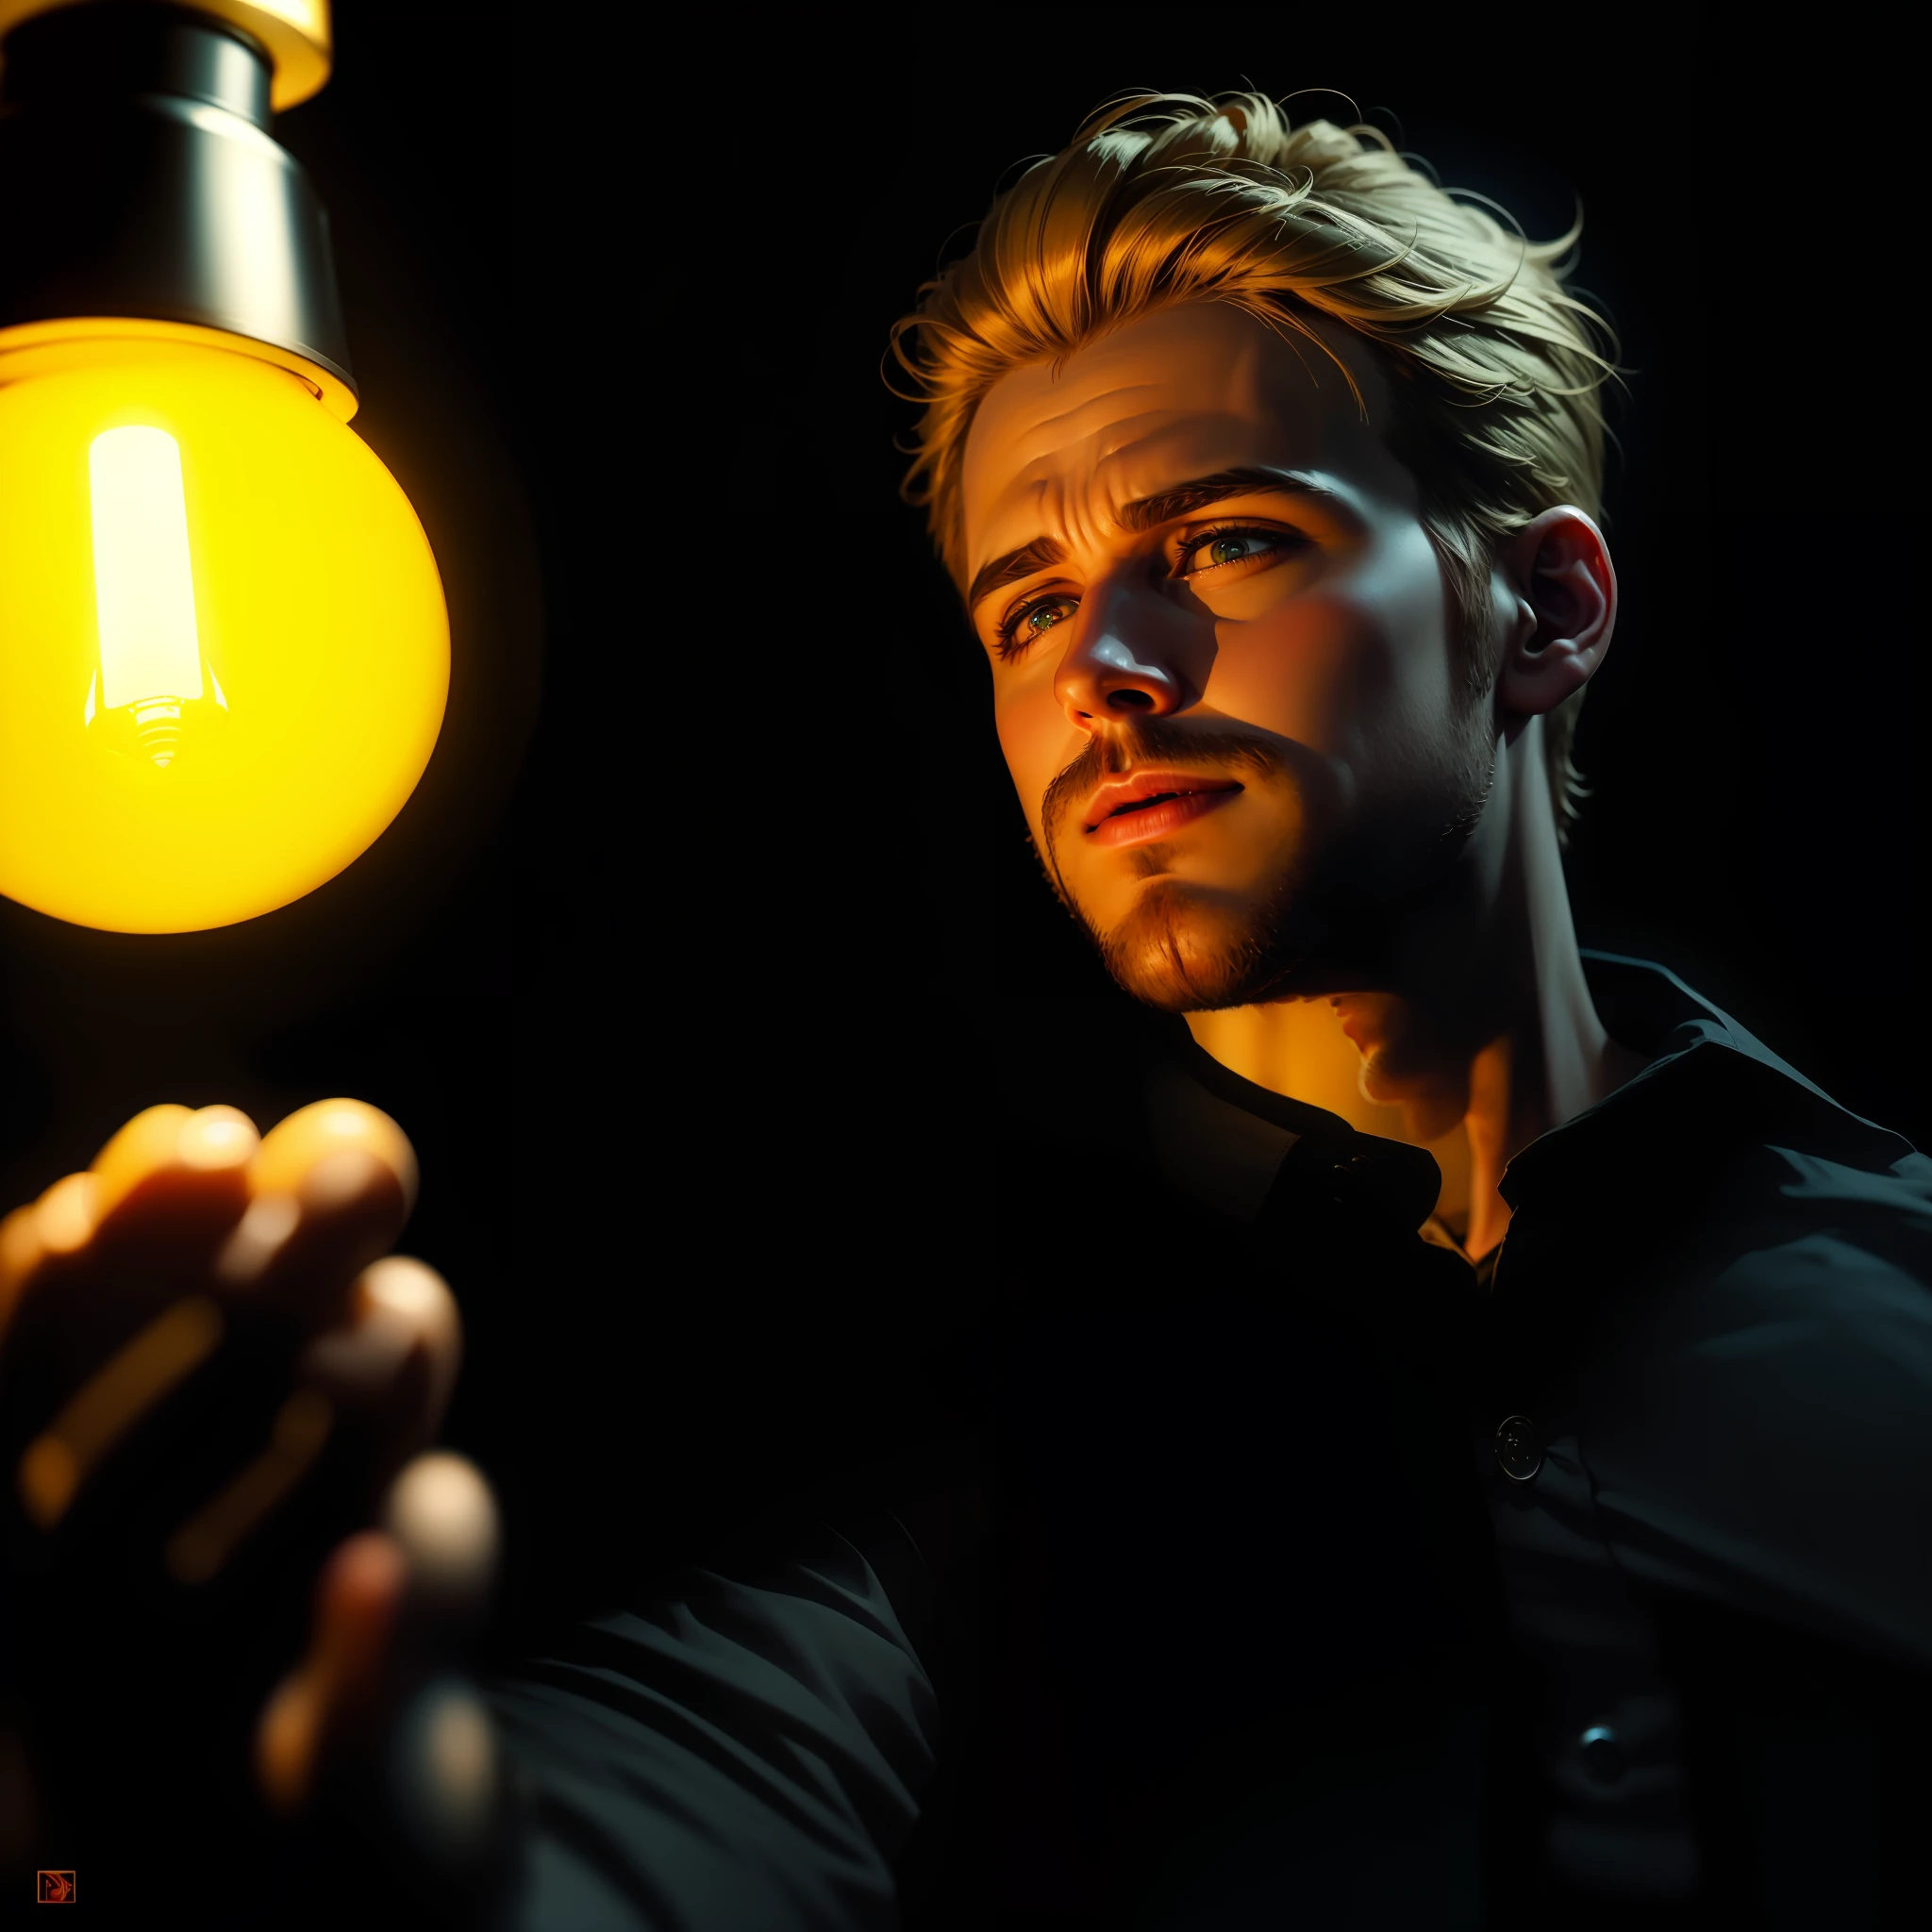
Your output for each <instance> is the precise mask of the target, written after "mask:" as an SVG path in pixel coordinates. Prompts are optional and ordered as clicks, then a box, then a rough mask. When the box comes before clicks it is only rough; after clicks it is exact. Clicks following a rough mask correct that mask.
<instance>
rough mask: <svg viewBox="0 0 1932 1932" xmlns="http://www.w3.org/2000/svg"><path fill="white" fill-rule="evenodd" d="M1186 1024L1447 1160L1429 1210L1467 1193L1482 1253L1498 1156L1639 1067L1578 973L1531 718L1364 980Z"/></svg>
mask: <svg viewBox="0 0 1932 1932" xmlns="http://www.w3.org/2000/svg"><path fill="white" fill-rule="evenodd" d="M1344 1021H1346V1023H1347V1024H1348V1025H1349V1027H1350V1029H1351V1031H1352V1032H1354V1034H1355V1036H1356V1041H1358V1042H1359V1046H1358V1047H1357V1044H1355V1043H1353V1042H1352V1041H1350V1040H1349V1039H1348V1038H1347V1037H1346V1036H1344V1035H1343V1033H1342V1031H1341V1027H1342V1024H1343V1023H1344ZM1188 1024H1189V1026H1190V1028H1191V1030H1192V1032H1193V1035H1194V1038H1195V1040H1196V1041H1199V1042H1200V1044H1201V1045H1202V1046H1203V1047H1205V1048H1206V1049H1207V1051H1208V1052H1209V1053H1210V1054H1212V1055H1213V1056H1214V1057H1215V1058H1216V1059H1218V1060H1220V1061H1221V1062H1222V1064H1223V1065H1224V1066H1226V1067H1229V1068H1230V1069H1232V1070H1233V1071H1234V1072H1236V1073H1238V1074H1242V1075H1243V1076H1244V1077H1245V1078H1248V1079H1250V1080H1254V1081H1256V1082H1257V1084H1258V1085H1261V1086H1264V1087H1268V1088H1271V1089H1273V1090H1274V1091H1276V1092H1280V1093H1286V1094H1289V1095H1290V1096H1291V1097H1292V1098H1294V1099H1297V1100H1306V1101H1308V1102H1310V1103H1311V1104H1313V1105H1315V1106H1319V1107H1324V1108H1328V1109H1329V1110H1330V1111H1331V1112H1335V1113H1339V1114H1341V1116H1342V1117H1343V1118H1344V1119H1345V1120H1347V1121H1349V1122H1350V1124H1353V1125H1355V1126H1357V1127H1358V1128H1360V1129H1362V1130H1363V1131H1364V1132H1367V1133H1374V1134H1380V1135H1383V1136H1385V1137H1387V1138H1389V1139H1391V1140H1401V1141H1410V1142H1412V1143H1413V1144H1416V1145H1419V1146H1425V1147H1427V1148H1428V1149H1429V1151H1430V1152H1431V1153H1433V1154H1435V1156H1436V1158H1437V1159H1438V1161H1439V1163H1440V1164H1441V1167H1442V1169H1443V1178H1444V1184H1443V1191H1442V1197H1441V1201H1440V1202H1439V1203H1438V1209H1437V1211H1438V1212H1439V1213H1440V1214H1441V1216H1442V1217H1443V1218H1444V1219H1445V1220H1451V1221H1454V1220H1457V1219H1458V1218H1459V1217H1460V1215H1461V1213H1462V1212H1463V1210H1464V1208H1465V1205H1466V1209H1467V1214H1468V1222H1469V1224H1468V1229H1467V1232H1466V1234H1465V1235H1464V1237H1463V1247H1464V1250H1465V1252H1466V1253H1468V1254H1469V1255H1470V1256H1471V1257H1480V1256H1482V1255H1484V1254H1486V1253H1488V1251H1489V1250H1490V1249H1491V1248H1492V1247H1494V1246H1495V1245H1496V1243H1497V1242H1498V1241H1501V1240H1502V1239H1503V1236H1504V1234H1505V1232H1506V1231H1507V1227H1508V1224H1509V1214H1510V1209H1509V1205H1508V1203H1507V1201H1505V1200H1504V1198H1503V1196H1502V1194H1501V1192H1500V1191H1498V1190H1499V1184H1500V1183H1501V1181H1502V1178H1503V1173H1504V1170H1505V1169H1506V1168H1507V1166H1508V1164H1509V1162H1510V1161H1511V1160H1512V1159H1513V1158H1515V1157H1516V1155H1517V1154H1519V1153H1520V1152H1521V1151H1522V1150H1523V1149H1524V1147H1526V1146H1528V1144H1529V1143H1530V1142H1531V1141H1534V1140H1536V1139H1537V1138H1538V1137H1539V1136H1540V1135H1541V1134H1544V1133H1547V1132H1548V1131H1549V1130H1550V1129H1551V1128H1553V1127H1557V1126H1560V1125H1561V1124H1563V1123H1564V1122H1565V1121H1567V1120H1570V1119H1572V1118H1573V1117H1574V1116H1575V1115H1576V1114H1579V1113H1581V1112H1583V1111H1584V1109H1585V1108H1590V1107H1591V1106H1594V1105H1595V1103H1596V1102H1597V1101H1599V1100H1601V1099H1603V1098H1604V1097H1605V1095H1607V1093H1609V1092H1611V1091H1614V1090H1615V1089H1616V1088H1617V1087H1619V1086H1621V1085H1622V1084H1623V1083H1624V1081H1625V1080H1626V1079H1628V1078H1629V1077H1630V1076H1631V1075H1632V1074H1635V1073H1636V1072H1637V1071H1638V1069H1639V1068H1640V1067H1641V1065H1642V1058H1641V1056H1640V1055H1636V1054H1632V1053H1630V1052H1628V1051H1626V1050H1625V1049H1624V1048H1623V1047H1621V1046H1619V1045H1617V1043H1616V1042H1615V1041H1612V1040H1611V1039H1610V1038H1609V1036H1608V1035H1607V1033H1606V1032H1605V1030H1604V1026H1603V1023H1602V1022H1601V1021H1600V1020H1599V1019H1598V1017H1597V1013H1596V1008H1595V1007H1594V1005H1593V1004H1592V1003H1591V996H1590V989H1589V987H1588V985H1587V983H1586V981H1585V979H1584V976H1583V961H1582V958H1581V957H1580V955H1579V953H1578V951H1577V945H1576V930H1575V926H1574V923H1573V922H1572V919H1571V916H1570V900H1569V894H1568V891H1567V890H1566V889H1565V885H1564V881H1563V871H1562V862H1561V859H1560V858H1559V856H1558V847H1557V827H1556V820H1555V813H1554V808H1553V806H1552V803H1551V800H1550V795H1549V788H1548V785H1547V783H1546V781H1545V779H1544V777H1543V765H1542V734H1541V728H1540V727H1539V726H1536V725H1535V724H1532V725H1531V726H1530V727H1528V728H1524V729H1523V730H1521V731H1520V732H1519V733H1518V734H1517V736H1516V738H1515V741H1514V742H1512V743H1507V744H1506V745H1505V747H1504V748H1503V750H1502V752H1501V754H1500V755H1499V758H1498V764H1497V774H1496V782H1495V785H1494V786H1493V788H1492V790H1491V796H1490V799H1489V802H1488V805H1487V807H1486V808H1485V811H1484V814H1483V821H1482V824H1480V825H1479V826H1478V828H1477V831H1476V833H1475V835H1474V837H1473V838H1472V840H1471V841H1470V843H1469V845H1468V846H1467V847H1466V848H1465V850H1464V852H1463V854H1462V858H1461V860H1460V861H1459V863H1458V865H1457V873H1456V875H1455V877H1454V879H1453V880H1452V881H1451V883H1450V885H1449V887H1448V888H1447V889H1446V890H1445V891H1444V892H1443V894H1442V895H1441V898H1440V900H1439V901H1437V902H1436V903H1435V904H1434V905H1432V907H1431V908H1429V910H1428V911H1427V912H1426V914H1424V915H1423V916H1421V917H1419V918H1417V919H1416V920H1414V921H1413V922H1412V923H1411V924H1410V925H1409V926H1408V927H1407V929H1406V930H1405V931H1404V933H1403V934H1402V936H1401V939H1400V942H1399V944H1398V946H1397V948H1396V951H1395V955H1394V958H1393V961H1392V964H1391V969H1390V970H1389V971H1388V973H1387V974H1382V975H1378V983H1377V986H1376V989H1375V991H1374V992H1373V993H1370V994H1367V995H1365V996H1362V997H1360V998H1357V999H1350V998H1347V997H1344V998H1343V999H1342V1000H1341V1002H1339V1003H1331V1002H1330V1001H1329V1000H1327V999H1323V998H1317V999H1306V1000H1299V1001H1287V1002H1282V1003H1279V1004H1276V1005H1273V1006H1264V1007H1245V1008H1234V1009H1232V1010H1229V1011H1224V1012H1214V1013H1191V1014H1189V1015H1188Z"/></svg>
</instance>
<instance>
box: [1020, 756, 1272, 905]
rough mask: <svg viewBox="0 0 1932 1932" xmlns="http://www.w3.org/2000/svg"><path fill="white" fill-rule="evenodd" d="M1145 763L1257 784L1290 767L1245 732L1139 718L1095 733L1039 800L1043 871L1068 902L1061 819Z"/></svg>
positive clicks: (1069, 901)
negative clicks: (1208, 770)
mask: <svg viewBox="0 0 1932 1932" xmlns="http://www.w3.org/2000/svg"><path fill="white" fill-rule="evenodd" d="M1149 764H1176V765H1179V764H1185V765H1193V766H1200V765H1213V766H1219V767H1220V768H1221V769H1222V770H1224V771H1227V772H1235V773H1241V772H1245V773H1246V774H1248V775H1249V777H1250V778H1253V779H1256V780H1261V779H1266V778H1274V777H1279V776H1281V775H1282V774H1284V773H1286V772H1287V771H1288V768H1289V767H1288V760H1287V759H1286V758H1284V757H1283V756H1282V755H1281V753H1280V752H1279V751H1278V750H1277V749H1276V748H1275V746H1274V744H1272V743H1271V742H1270V741H1268V740H1267V739H1265V738H1262V737H1259V736H1257V735H1256V734H1254V733H1251V732H1246V731H1209V730H1206V729H1204V728H1201V727H1199V726H1195V725H1188V724H1169V723H1168V722H1167V720H1166V719H1164V718H1142V719H1140V720H1138V721H1136V722H1135V723H1134V724H1123V725H1121V726H1119V727H1118V728H1117V729H1115V730H1112V731H1107V732H1096V733H1095V734H1094V736H1092V737H1091V738H1090V739H1089V740H1088V741H1087V742H1086V743H1085V744H1084V745H1082V746H1081V747H1080V754H1079V756H1078V757H1077V758H1074V761H1073V762H1072V763H1071V764H1070V765H1068V766H1067V767H1066V768H1065V769H1064V770H1063V771H1061V772H1059V773H1058V774H1056V775H1055V777H1054V779H1053V781H1052V783H1051V784H1049V785H1048V786H1047V788H1046V791H1045V792H1044V793H1043V794H1042V796H1041V808H1040V823H1041V825H1042V826H1043V827H1044V828H1045V831H1046V865H1047V871H1048V873H1049V874H1051V875H1052V878H1053V882H1054V885H1055V887H1056V889H1057V890H1058V892H1059V895H1060V898H1061V899H1062V900H1063V901H1065V903H1066V904H1068V905H1072V904H1073V901H1072V899H1071V898H1070V897H1069V896H1068V893H1067V887H1066V881H1065V879H1063V878H1062V877H1061V875H1060V861H1059V853H1058V844H1059V834H1060V823H1061V821H1062V820H1063V819H1064V818H1065V816H1066V814H1067V813H1068V811H1070V810H1071V809H1072V808H1074V806H1075V805H1077V804H1078V803H1079V802H1080V800H1081V799H1083V798H1085V797H1086V796H1087V794H1088V793H1089V792H1090V791H1092V790H1093V788H1094V787H1095V786H1096V785H1098V784H1099V783H1100V782H1101V780H1102V779H1103V778H1111V777H1113V776H1114V775H1115V774H1117V773H1121V772H1125V771H1128V770H1130V769H1131V768H1132V767H1133V766H1135V765H1149Z"/></svg>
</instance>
